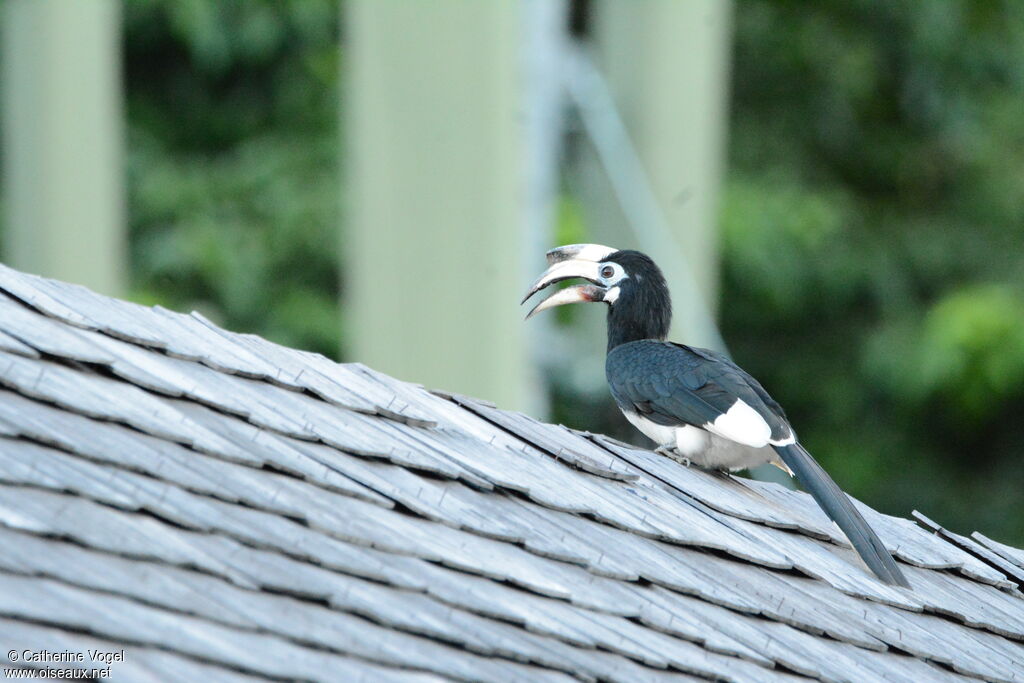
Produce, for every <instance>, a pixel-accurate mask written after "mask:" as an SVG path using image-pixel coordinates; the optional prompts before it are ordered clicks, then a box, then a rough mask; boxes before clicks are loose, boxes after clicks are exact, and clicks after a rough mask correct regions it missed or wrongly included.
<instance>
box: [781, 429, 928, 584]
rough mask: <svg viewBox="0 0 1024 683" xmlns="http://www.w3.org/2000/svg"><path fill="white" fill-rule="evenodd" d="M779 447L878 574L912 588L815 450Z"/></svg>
mask: <svg viewBox="0 0 1024 683" xmlns="http://www.w3.org/2000/svg"><path fill="white" fill-rule="evenodd" d="M775 451H776V452H777V453H778V454H779V457H781V458H782V461H783V462H784V463H786V465H788V466H789V468H790V469H791V470H793V472H794V473H795V474H796V477H797V479H799V480H800V483H802V484H803V485H804V488H806V489H807V492H808V493H810V494H811V496H813V497H814V500H815V501H817V503H818V505H820V506H821V509H822V510H824V511H825V514H827V515H828V516H829V518H830V519H832V521H834V522H835V523H836V524H838V525H839V528H840V529H842V530H843V533H845V534H846V537H847V538H849V539H850V543H852V544H853V547H854V548H855V549H856V550H857V552H858V553H859V554H860V556H861V558H862V559H863V560H864V562H865V564H867V566H868V567H869V568H870V569H871V571H873V572H874V573H875V576H877V577H878V578H879V579H881V580H882V581H884V582H885V583H887V584H890V585H894V586H902V587H903V588H910V583H909V582H907V579H906V577H905V576H903V572H901V571H900V568H899V567H898V566H897V565H896V561H895V560H893V559H892V555H890V554H889V551H888V550H886V548H885V546H884V545H882V541H881V539H879V538H878V535H877V534H875V532H874V531H873V530H872V529H871V527H870V526H868V523H867V521H865V519H864V517H862V516H861V514H860V512H858V511H857V508H856V507H854V505H853V502H852V501H851V500H850V499H849V498H848V497H847V496H846V494H845V493H843V491H842V490H841V489H840V488H839V486H838V485H837V484H836V483H835V482H834V481H832V477H830V476H828V473H827V472H825V470H824V469H822V467H821V465H819V464H818V462H817V461H816V460H815V459H814V458H813V457H812V456H811V454H810V453H808V452H807V450H806V449H804V447H803V446H801V445H800V444H792V445H789V446H776V447H775Z"/></svg>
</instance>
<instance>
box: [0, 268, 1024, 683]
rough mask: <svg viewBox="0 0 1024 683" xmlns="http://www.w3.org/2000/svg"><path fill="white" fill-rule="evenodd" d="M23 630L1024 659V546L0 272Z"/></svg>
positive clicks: (747, 658)
mask: <svg viewBox="0 0 1024 683" xmlns="http://www.w3.org/2000/svg"><path fill="white" fill-rule="evenodd" d="M0 386H2V387H3V389H2V390H0V547H3V548H4V553H3V554H2V555H0V638H2V639H3V640H4V642H19V643H20V642H24V643H26V645H25V647H31V648H35V649H41V648H50V649H61V650H74V651H84V650H85V649H88V648H99V649H108V650H112V649H118V648H124V649H125V651H126V658H127V661H126V662H124V663H115V664H114V666H113V673H114V675H115V677H120V678H122V679H125V680H166V679H167V678H169V677H170V678H175V677H179V678H180V677H182V676H184V677H186V678H191V679H194V680H199V679H217V680H253V679H258V678H260V677H271V678H297V679H302V680H337V679H338V678H339V677H341V678H346V679H351V680H367V681H376V680H434V679H435V678H437V677H440V678H444V679H457V680H524V681H533V680H569V679H575V680H613V681H644V680H649V681H664V680H696V679H717V680H733V681H796V680H807V679H808V678H811V679H818V680H826V681H846V680H876V679H882V678H885V679H886V680H904V681H920V680H950V681H956V680H971V679H973V680H979V679H980V680H994V681H1014V680H1022V679H1024V598H1022V597H1021V593H1020V592H1019V590H1018V586H1019V585H1020V582H1021V577H1022V576H1024V552H1022V551H1020V550H1017V549H1015V548H1011V547H1009V546H1005V545H1002V544H999V543H997V542H995V541H991V540H989V539H987V538H985V537H983V536H980V535H977V536H976V537H975V538H973V539H971V538H967V537H963V536H959V535H957V534H954V533H952V532H948V531H946V530H944V529H941V527H939V526H938V525H937V524H935V523H934V522H931V521H930V520H926V518H923V519H922V520H921V522H922V524H923V525H924V528H922V527H920V526H917V525H915V524H913V523H912V522H910V521H908V520H902V519H897V518H891V517H885V516H882V515H879V514H878V513H876V512H874V511H873V510H870V509H868V508H865V507H863V506H861V509H862V510H863V511H864V513H865V515H866V516H868V518H869V520H870V521H871V524H872V525H873V526H875V528H877V529H878V530H879V533H880V536H881V537H882V538H883V540H884V541H885V542H886V544H887V545H888V546H889V547H890V548H891V549H893V550H894V551H895V553H896V556H897V558H898V559H899V560H900V561H902V562H903V564H904V569H905V572H906V573H907V575H908V577H909V579H910V581H911V583H912V584H913V585H914V587H915V590H914V591H913V592H907V591H902V590H898V589H893V588H890V587H887V586H884V585H882V584H880V583H878V582H877V581H876V580H875V579H874V578H873V577H872V576H871V575H870V574H868V573H867V572H866V571H865V570H864V569H863V568H862V567H861V565H860V564H859V562H858V561H857V558H856V555H855V553H853V551H852V550H850V549H849V547H848V544H847V543H846V541H845V539H844V538H843V537H842V536H841V535H840V534H839V533H838V532H837V531H836V530H835V528H834V527H833V525H831V524H830V523H829V522H828V520H827V519H826V518H824V516H823V515H822V514H821V512H820V510H818V508H817V507H816V506H815V505H814V504H813V503H812V502H810V501H809V499H808V498H807V496H805V495H804V494H802V493H797V492H792V491H788V490H785V489H781V488H779V487H776V486H773V485H769V484H763V483H760V482H752V481H749V480H744V479H739V478H736V477H731V476H724V475H716V474H709V473H705V472H701V471H699V470H697V469H694V468H683V467H680V466H678V465H677V464H675V463H672V462H670V461H668V460H666V459H664V458H661V457H659V456H657V455H655V454H653V453H651V452H649V451H645V450H642V449H637V448H634V447H631V446H627V445H625V444H620V443H618V442H615V441H613V440H611V439H608V438H606V437H602V436H600V435H591V434H585V433H580V432H575V431H573V430H571V429H567V428H565V427H562V426H555V425H546V424H543V423H540V422H537V421H536V420H533V419H532V418H530V417H528V416H526V415H522V414H518V413H509V412H505V411H502V410H500V409H498V408H496V407H494V406H492V405H489V404H487V403H486V402H483V401H479V400H476V399H472V398H468V397H460V396H451V395H449V394H444V393H441V392H437V393H432V392H430V391H427V390H425V389H423V388H422V387H420V386H417V385H414V384H409V383H407V382H402V381H400V380H398V379H395V378H391V377H388V376H386V375H383V374H381V373H378V372H375V371H374V370H372V369H370V368H366V367H365V366H362V365H360V364H358V363H352V364H344V365H342V364H337V363H333V362H332V361H330V360H328V359H326V358H324V357H323V356H318V355H316V354H310V353H306V352H302V351H296V350H293V349H287V348H284V347H280V346H278V345H275V344H272V343H270V342H267V341H265V340H262V339H260V338H258V337H253V336H251V335H239V334H235V333H232V332H228V331H225V330H221V329H219V328H217V327H216V326H214V325H213V324H212V323H210V322H209V321H207V320H205V319H204V318H202V317H201V316H199V315H197V314H193V315H182V314H178V313H174V312H171V311H166V310H163V309H159V308H156V309H151V308H146V307H142V306H138V305H135V304H130V303H127V302H121V301H116V300H112V299H107V298H105V297H102V296H99V295H96V294H94V293H92V292H89V291H88V290H85V289H83V288H80V287H76V286H74V285H67V284H64V283H59V282H55V281H50V280H45V279H43V278H37V277H34V276H28V275H24V274H21V273H18V272H17V271H14V270H11V269H9V268H6V267H3V266H0Z"/></svg>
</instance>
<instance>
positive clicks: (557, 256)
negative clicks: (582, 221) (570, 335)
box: [520, 244, 618, 319]
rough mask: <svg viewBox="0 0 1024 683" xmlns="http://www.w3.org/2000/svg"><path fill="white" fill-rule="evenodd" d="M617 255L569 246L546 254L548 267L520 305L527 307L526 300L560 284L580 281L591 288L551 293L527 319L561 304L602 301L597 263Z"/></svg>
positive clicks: (588, 246)
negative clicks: (587, 281)
mask: <svg viewBox="0 0 1024 683" xmlns="http://www.w3.org/2000/svg"><path fill="white" fill-rule="evenodd" d="M616 251H618V250H617V249H613V248H611V247H606V246H603V245H600V244H569V245H566V246H564V247H558V248H556V249H552V250H551V251H549V252H548V253H547V260H548V263H549V264H551V265H550V267H549V268H548V269H547V270H545V271H544V273H543V274H542V275H541V276H540V277H539V278H537V281H536V282H534V283H533V285H531V286H530V289H529V290H527V292H526V296H524V297H523V300H522V301H521V302H520V304H524V303H526V300H527V299H529V298H530V297H531V296H533V295H534V294H536V293H537V292H539V291H540V290H542V289H544V288H545V287H548V286H549V285H553V284H555V283H556V282H561V281H562V280H570V279H573V278H583V279H584V280H589V281H590V282H592V283H593V284H590V285H575V286H572V287H566V288H565V289H560V290H558V291H556V292H554V293H552V294H551V295H550V296H548V297H547V298H546V299H544V300H543V301H541V302H540V303H539V304H537V305H536V306H534V307H533V309H532V310H531V311H530V312H529V313H528V314H527V315H526V318H527V319H530V318H531V317H533V316H534V315H535V314H537V313H540V312H541V311H543V310H545V309H548V308H553V307H555V306H562V305H564V304H573V303H579V302H594V301H604V293H605V290H604V288H603V287H601V286H600V284H599V283H600V279H599V278H600V275H599V271H600V262H601V261H602V260H604V259H605V258H606V257H607V256H608V255H609V254H613V253H615V252H616Z"/></svg>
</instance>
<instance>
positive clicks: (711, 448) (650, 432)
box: [623, 411, 778, 471]
mask: <svg viewBox="0 0 1024 683" xmlns="http://www.w3.org/2000/svg"><path fill="white" fill-rule="evenodd" d="M623 414H624V415H625V416H626V419H627V420H629V421H630V423H631V424H632V425H633V426H634V427H636V428H637V429H639V430H640V431H641V432H643V433H644V435H646V436H647V437H648V438H649V439H651V440H652V441H654V442H655V443H656V444H658V445H659V446H662V447H665V448H674V449H675V450H676V451H677V452H678V453H679V454H680V455H682V456H684V457H686V458H689V459H690V461H691V462H692V463H693V464H694V465H697V466H698V467H703V468H704V469H709V470H729V471H734V470H743V469H747V468H749V467H757V466H758V465H764V464H766V463H769V462H773V461H775V460H777V459H778V454H776V453H775V451H774V450H773V449H772V447H771V446H763V447H761V448H754V447H752V446H744V445H743V444H740V443H736V442H735V441H730V440H729V439H724V438H722V437H720V436H716V435H714V434H711V433H710V432H708V431H706V430H704V429H701V428H700V427H693V426H691V425H687V426H685V427H666V426H663V425H659V424H655V423H654V422H651V421H650V420H648V419H647V418H645V417H642V416H640V415H638V414H637V413H628V412H625V411H623Z"/></svg>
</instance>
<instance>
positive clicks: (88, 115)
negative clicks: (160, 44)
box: [2, 0, 125, 295]
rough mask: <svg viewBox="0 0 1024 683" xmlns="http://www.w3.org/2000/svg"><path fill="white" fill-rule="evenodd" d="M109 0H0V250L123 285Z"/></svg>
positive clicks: (108, 288) (99, 284)
mask: <svg viewBox="0 0 1024 683" xmlns="http://www.w3.org/2000/svg"><path fill="white" fill-rule="evenodd" d="M120 30H121V5H120V3H119V2H117V1H116V0H88V1H87V2H83V1H81V0H6V2H5V3H4V7H3V34H2V40H3V114H4V117H3V118H4V125H3V142H4V165H3V171H4V194H5V200H4V204H5V212H4V214H5V215H4V222H5V225H4V234H3V238H4V240H3V258H4V260H5V261H6V262H8V263H10V264H11V265H13V266H15V267H17V268H20V269H23V270H27V271H30V272H34V273H40V274H42V275H47V276H51V277H57V278H60V279H63V280H69V281H72V282H77V283H80V284H84V285H87V286H89V287H91V288H93V289H95V290H97V291H100V292H102V293H104V294H109V295H118V294H123V293H124V280H125V227H124V183H123V169H122V113H121V74H120V71H121V67H120V60H121V58H120V54H121V46H120Z"/></svg>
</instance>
